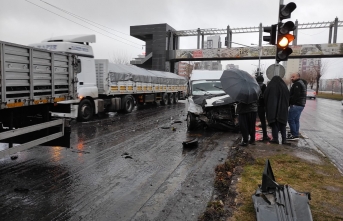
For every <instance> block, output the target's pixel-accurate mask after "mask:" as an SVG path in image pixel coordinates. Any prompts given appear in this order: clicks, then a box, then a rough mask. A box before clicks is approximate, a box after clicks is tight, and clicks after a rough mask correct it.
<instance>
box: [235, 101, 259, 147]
mask: <svg viewBox="0 0 343 221" xmlns="http://www.w3.org/2000/svg"><path fill="white" fill-rule="evenodd" d="M236 113H237V114H238V121H239V128H240V130H241V133H242V137H243V141H242V142H241V143H240V145H241V146H248V142H249V144H252V145H255V125H256V115H257V102H253V103H251V104H244V103H238V105H237V109H236ZM249 135H250V140H249Z"/></svg>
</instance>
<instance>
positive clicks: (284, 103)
mask: <svg viewBox="0 0 343 221" xmlns="http://www.w3.org/2000/svg"><path fill="white" fill-rule="evenodd" d="M264 102H265V105H266V116H267V121H268V124H269V125H270V126H271V127H272V135H273V139H272V140H271V141H270V142H271V143H276V144H279V131H280V132H281V137H282V144H287V142H286V124H287V119H288V105H289V91H288V88H287V85H286V84H285V82H284V81H283V80H282V78H281V77H280V76H274V77H273V78H272V80H271V81H270V82H269V83H268V86H267V89H266V90H265V92H264Z"/></svg>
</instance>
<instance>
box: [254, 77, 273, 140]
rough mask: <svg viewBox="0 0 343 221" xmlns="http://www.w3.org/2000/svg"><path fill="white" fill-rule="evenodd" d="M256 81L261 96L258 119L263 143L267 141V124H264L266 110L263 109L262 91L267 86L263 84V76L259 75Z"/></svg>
mask: <svg viewBox="0 0 343 221" xmlns="http://www.w3.org/2000/svg"><path fill="white" fill-rule="evenodd" d="M256 81H257V83H258V85H260V89H261V94H260V97H259V99H258V111H257V113H258V118H259V119H260V121H261V127H262V134H263V138H262V140H263V141H269V140H270V139H269V137H268V134H267V124H266V109H265V105H264V91H265V90H266V88H267V86H266V85H265V84H264V83H263V81H264V78H263V76H261V75H259V76H257V77H256Z"/></svg>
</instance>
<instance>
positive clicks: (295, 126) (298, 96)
mask: <svg viewBox="0 0 343 221" xmlns="http://www.w3.org/2000/svg"><path fill="white" fill-rule="evenodd" d="M291 81H292V83H293V85H292V87H291V90H290V99H289V113H288V124H289V128H290V130H291V132H290V134H288V136H287V140H298V139H299V128H300V123H299V120H300V115H301V112H302V111H303V110H304V107H305V104H306V91H307V89H306V88H307V82H306V81H305V80H303V79H300V75H299V74H298V73H294V74H292V75H291Z"/></svg>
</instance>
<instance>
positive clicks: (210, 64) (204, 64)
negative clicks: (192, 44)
mask: <svg viewBox="0 0 343 221" xmlns="http://www.w3.org/2000/svg"><path fill="white" fill-rule="evenodd" d="M213 48H221V38H220V35H213V36H207V38H206V42H204V49H213ZM194 70H222V64H221V62H220V61H201V62H195V63H194Z"/></svg>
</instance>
